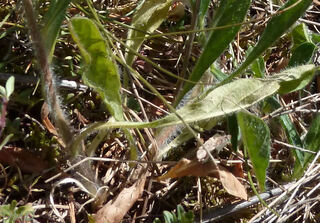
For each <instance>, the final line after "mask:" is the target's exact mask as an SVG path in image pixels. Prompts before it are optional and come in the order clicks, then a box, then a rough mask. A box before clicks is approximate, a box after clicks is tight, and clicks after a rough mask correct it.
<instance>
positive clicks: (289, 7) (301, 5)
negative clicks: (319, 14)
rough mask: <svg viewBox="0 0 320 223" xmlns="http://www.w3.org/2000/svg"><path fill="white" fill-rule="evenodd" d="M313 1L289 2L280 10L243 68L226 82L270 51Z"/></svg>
mask: <svg viewBox="0 0 320 223" xmlns="http://www.w3.org/2000/svg"><path fill="white" fill-rule="evenodd" d="M311 3H312V0H289V1H287V2H286V4H285V5H283V6H282V7H281V8H280V9H279V10H278V13H279V14H278V15H276V16H273V17H272V18H271V19H270V21H269V22H268V25H267V27H266V28H265V30H264V32H263V33H262V35H261V37H260V40H259V42H258V43H257V45H256V46H255V47H254V48H253V50H252V52H251V53H250V54H249V55H248V57H247V59H246V60H245V61H244V62H243V63H242V64H241V66H240V67H239V68H238V69H237V70H236V71H235V72H234V73H232V74H231V75H230V76H229V77H228V79H226V80H225V81H226V82H227V81H230V79H232V78H234V77H235V76H237V75H239V74H241V72H242V71H243V70H245V69H246V68H247V67H248V66H249V65H250V64H251V63H252V62H253V61H254V60H255V59H257V58H258V56H260V54H262V53H263V52H264V51H265V50H266V49H268V48H269V47H270V46H271V45H272V44H273V43H274V42H275V41H276V40H277V39H279V38H280V36H281V35H282V34H283V33H284V32H286V31H287V30H288V29H289V28H290V27H291V26H292V25H293V24H294V23H295V22H296V21H297V20H298V19H299V18H300V16H301V15H302V14H303V13H304V12H305V11H306V10H307V8H308V7H309V6H310V4H311Z"/></svg>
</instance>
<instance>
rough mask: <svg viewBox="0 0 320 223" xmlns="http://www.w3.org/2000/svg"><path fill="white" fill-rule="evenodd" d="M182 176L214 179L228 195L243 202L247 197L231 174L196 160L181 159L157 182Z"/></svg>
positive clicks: (209, 163)
mask: <svg viewBox="0 0 320 223" xmlns="http://www.w3.org/2000/svg"><path fill="white" fill-rule="evenodd" d="M184 176H197V177H204V176H211V177H216V178H218V179H219V180H220V182H221V183H222V186H223V188H224V189H225V190H226V191H227V192H228V193H229V194H231V195H233V196H235V197H239V198H241V199H244V200H246V199H247V197H248V195H247V192H246V189H245V188H244V186H243V185H242V184H241V183H240V181H239V180H238V179H237V178H236V177H235V176H234V175H233V174H232V173H230V172H229V171H228V170H227V169H226V168H224V167H223V166H221V165H218V169H216V168H215V165H214V164H213V163H212V162H211V161H208V162H205V163H202V162H199V161H198V160H197V159H193V160H188V159H185V158H183V159H181V160H180V161H179V162H178V163H177V164H176V165H175V166H174V167H172V168H171V169H170V170H169V172H168V173H166V174H164V175H162V176H160V177H158V181H160V180H166V179H168V178H178V177H184Z"/></svg>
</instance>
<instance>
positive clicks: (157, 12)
mask: <svg viewBox="0 0 320 223" xmlns="http://www.w3.org/2000/svg"><path fill="white" fill-rule="evenodd" d="M171 3H172V0H146V1H145V2H144V3H143V5H142V7H141V8H140V9H139V10H138V11H137V12H136V13H135V15H134V17H133V19H132V24H131V26H132V29H130V30H129V32H128V40H127V42H126V44H127V45H128V46H129V47H131V48H132V49H133V50H134V51H136V52H137V51H138V50H139V48H140V46H141V44H142V43H143V41H144V37H145V36H146V35H147V34H148V33H152V32H154V31H155V30H156V29H157V28H158V27H159V26H160V25H161V23H162V22H163V21H164V20H165V19H166V17H167V14H168V10H169V7H170V5H171ZM134 57H135V56H134V54H133V53H132V52H128V53H127V55H126V61H127V64H128V65H131V64H132V63H133V60H134Z"/></svg>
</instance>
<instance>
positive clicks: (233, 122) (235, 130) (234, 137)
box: [228, 114, 239, 152]
mask: <svg viewBox="0 0 320 223" xmlns="http://www.w3.org/2000/svg"><path fill="white" fill-rule="evenodd" d="M228 132H229V133H230V135H231V145H232V149H233V151H235V152H236V151H237V147H238V136H239V125H238V122H237V116H236V115H234V114H232V115H231V116H229V117H228Z"/></svg>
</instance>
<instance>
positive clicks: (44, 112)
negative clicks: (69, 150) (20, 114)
mask: <svg viewBox="0 0 320 223" xmlns="http://www.w3.org/2000/svg"><path fill="white" fill-rule="evenodd" d="M41 119H42V123H43V125H44V126H45V127H46V128H47V130H48V131H49V132H50V133H51V134H53V135H54V136H55V137H57V141H58V143H59V144H60V145H61V146H62V147H64V148H65V147H66V145H65V144H64V142H63V140H62V139H61V137H60V136H59V134H58V132H57V130H56V128H55V127H54V125H53V124H52V123H51V121H50V119H49V106H48V104H47V102H45V103H43V105H42V108H41Z"/></svg>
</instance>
